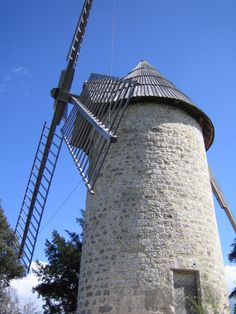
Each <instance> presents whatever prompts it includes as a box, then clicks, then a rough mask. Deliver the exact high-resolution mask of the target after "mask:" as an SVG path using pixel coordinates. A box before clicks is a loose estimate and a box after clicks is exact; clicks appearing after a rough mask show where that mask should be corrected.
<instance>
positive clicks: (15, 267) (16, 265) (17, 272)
mask: <svg viewBox="0 0 236 314" xmlns="http://www.w3.org/2000/svg"><path fill="white" fill-rule="evenodd" d="M16 245H17V242H16V238H15V235H14V232H13V230H12V229H11V228H10V226H9V224H8V222H7V219H6V217H5V215H4V212H3V209H2V208H1V206H0V289H2V288H3V287H6V286H9V283H10V280H12V279H16V278H20V277H23V276H24V274H25V273H24V268H23V266H22V264H21V263H20V261H19V259H18V258H17V253H16V250H15V249H14V248H15V247H16Z"/></svg>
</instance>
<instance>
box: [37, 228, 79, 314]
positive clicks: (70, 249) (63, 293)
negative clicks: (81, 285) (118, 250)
mask: <svg viewBox="0 0 236 314" xmlns="http://www.w3.org/2000/svg"><path fill="white" fill-rule="evenodd" d="M67 233H68V235H69V240H66V239H65V238H64V237H62V236H61V235H60V234H59V233H58V232H57V231H55V230H54V231H53V233H52V241H51V242H50V241H49V240H46V249H45V254H46V257H47V259H48V264H46V265H45V263H40V262H39V261H37V262H36V264H37V267H36V270H34V273H35V275H36V276H37V277H38V279H39V281H40V282H41V283H40V284H39V285H37V286H36V287H34V288H33V292H37V293H38V295H39V296H41V297H42V298H43V300H44V301H45V305H44V306H43V308H44V313H45V314H47V313H48V314H49V313H50V314H52V313H57V314H58V313H74V312H75V310H76V303H77V293H78V281H79V271H80V258H81V248H82V243H81V241H80V237H79V235H78V234H76V233H72V232H69V231H67Z"/></svg>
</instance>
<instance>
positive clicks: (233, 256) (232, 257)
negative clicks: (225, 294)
mask: <svg viewBox="0 0 236 314" xmlns="http://www.w3.org/2000/svg"><path fill="white" fill-rule="evenodd" d="M231 246H232V247H233V249H232V252H231V253H230V254H229V260H230V262H236V238H235V239H234V243H233V244H232V245H231ZM229 297H230V298H233V297H236V287H235V288H234V289H233V291H232V292H231V293H230V295H229Z"/></svg>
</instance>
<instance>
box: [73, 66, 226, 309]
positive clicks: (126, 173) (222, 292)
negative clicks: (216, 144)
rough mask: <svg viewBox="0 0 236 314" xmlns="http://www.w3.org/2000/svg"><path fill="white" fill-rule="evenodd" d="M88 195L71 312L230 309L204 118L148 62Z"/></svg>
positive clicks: (209, 129) (136, 76) (135, 75)
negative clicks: (76, 295)
mask: <svg viewBox="0 0 236 314" xmlns="http://www.w3.org/2000/svg"><path fill="white" fill-rule="evenodd" d="M127 78H130V79H132V80H136V81H137V83H138V85H137V87H136V89H135V91H134V93H133V95H132V99H131V102H130V104H129V106H128V108H127V110H126V112H125V115H124V117H123V119H122V122H121V124H120V127H119V130H118V142H117V143H116V144H115V145H112V147H111V149H110V151H109V154H108V156H107V159H106V161H105V163H104V165H103V168H102V171H101V174H100V176H99V178H98V181H97V183H96V187H95V195H89V194H88V196H87V204H86V217H85V228H84V243H83V253H82V262H81V275H80V284H79V298H78V311H77V313H78V314H100V313H109V314H128V313H131V314H149V313H156V314H169V313H176V314H185V313H186V314H187V313H188V314H189V313H193V311H192V310H191V306H190V305H189V304H190V302H192V300H193V299H195V300H196V301H198V302H200V303H201V304H202V305H203V306H208V312H207V313H213V310H212V309H213V308H214V309H217V310H218V312H219V313H228V311H227V309H225V307H226V305H227V299H226V287H225V283H224V269H223V260H222V255H221V249H220V242H219V237H218V231H217V226H216V219H215V213H214V205H213V198H212V191H211V185H210V180H209V173H208V165H207V159H206V150H207V149H208V148H209V147H210V145H211V144H212V142H213V138H214V128H213V125H212V123H211V121H210V119H209V118H208V117H207V116H206V115H205V114H204V113H203V112H202V111H201V110H200V109H199V108H197V107H196V106H195V105H193V103H192V102H191V100H190V99H189V98H188V97H187V96H186V95H184V94H183V93H182V92H180V91H179V90H178V89H177V88H176V87H175V86H174V85H173V84H172V83H171V82H170V81H168V80H166V79H165V78H164V77H163V76H162V75H161V74H160V73H159V72H158V71H156V70H155V69H154V68H153V67H152V66H150V64H148V63H147V62H144V61H142V62H140V63H139V64H138V65H137V67H136V68H135V69H133V70H132V71H131V72H130V73H129V74H128V75H127Z"/></svg>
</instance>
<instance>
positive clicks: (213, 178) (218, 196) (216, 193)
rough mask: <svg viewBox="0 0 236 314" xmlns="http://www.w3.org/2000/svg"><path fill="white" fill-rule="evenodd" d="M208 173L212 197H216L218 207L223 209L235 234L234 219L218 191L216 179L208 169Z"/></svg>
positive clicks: (220, 192) (235, 222)
mask: <svg viewBox="0 0 236 314" xmlns="http://www.w3.org/2000/svg"><path fill="white" fill-rule="evenodd" d="M209 173H210V180H211V187H212V191H213V193H214V195H215V197H216V199H217V201H218V203H219V205H220V207H221V208H222V209H224V211H225V213H226V215H227V217H228V219H229V221H230V223H231V225H232V227H233V229H234V231H235V232H236V221H235V219H234V216H233V214H232V213H231V210H230V208H229V206H228V204H227V202H226V200H225V198H224V195H223V193H222V191H221V189H220V186H219V184H218V182H217V181H216V178H215V176H214V175H213V172H212V170H211V169H209Z"/></svg>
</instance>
